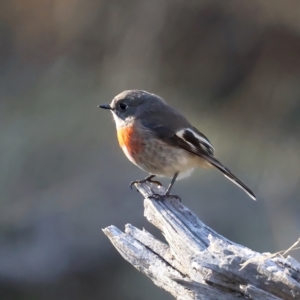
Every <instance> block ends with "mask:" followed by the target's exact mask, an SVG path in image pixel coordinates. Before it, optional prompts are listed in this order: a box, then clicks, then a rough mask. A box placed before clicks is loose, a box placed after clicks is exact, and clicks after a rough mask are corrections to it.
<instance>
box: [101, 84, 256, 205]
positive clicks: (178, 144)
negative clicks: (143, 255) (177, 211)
mask: <svg viewBox="0 0 300 300" xmlns="http://www.w3.org/2000/svg"><path fill="white" fill-rule="evenodd" d="M98 107H100V108H104V109H109V110H110V111H111V112H112V114H113V117H114V120H115V123H116V127H117V136H118V141H119V144H120V146H121V148H122V149H123V151H124V153H125V155H126V156H127V158H128V159H129V160H130V161H131V162H132V163H134V164H135V165H136V166H138V167H139V168H141V169H142V170H144V171H146V172H148V173H149V174H150V175H149V176H148V177H146V178H145V179H141V180H135V181H133V182H131V184H130V187H132V185H133V184H135V183H142V182H146V181H149V182H153V183H156V184H160V182H159V181H155V180H153V178H154V177H155V176H160V177H169V178H172V180H171V183H170V185H169V186H168V188H167V190H166V192H165V194H164V195H163V196H160V195H154V196H155V197H156V198H158V199H162V198H163V197H164V196H174V197H177V198H179V197H178V196H176V195H170V191H171V189H172V186H173V184H174V182H175V181H176V179H180V178H184V177H186V176H189V175H190V174H191V173H192V171H193V169H194V168H195V167H211V166H214V167H215V168H217V169H218V170H219V171H221V172H222V173H223V174H224V176H225V177H227V178H228V179H229V180H231V181H232V182H233V183H235V184H236V185H237V186H239V187H240V188H241V189H242V190H244V191H245V192H246V193H247V194H248V195H249V196H250V197H251V198H252V199H253V200H256V197H255V195H254V194H253V192H252V191H251V190H250V189H249V188H248V187H247V186H246V185H245V184H244V183H243V182H242V181H240V180H239V179H238V178H237V177H236V176H235V175H233V174H232V173H231V171H230V170H229V169H227V168H226V167H225V166H224V165H223V164H221V162H220V161H219V160H217V159H216V158H215V156H214V148H213V146H212V144H211V143H210V141H209V140H208V138H207V137H206V136H205V135H204V134H203V133H201V132H200V131H199V130H198V129H196V128H195V127H194V126H192V125H191V123H190V122H189V121H188V120H187V119H186V118H185V117H184V116H183V115H182V114H181V113H180V112H178V111H177V110H176V109H174V108H173V107H171V106H169V105H168V104H167V103H166V102H165V101H164V100H163V99H162V98H161V97H159V96H157V95H155V94H151V93H148V92H146V91H142V90H127V91H124V92H122V93H120V94H119V95H117V96H116V97H115V98H114V99H113V100H112V102H111V103H110V104H103V105H99V106H98ZM179 199H180V198H179Z"/></svg>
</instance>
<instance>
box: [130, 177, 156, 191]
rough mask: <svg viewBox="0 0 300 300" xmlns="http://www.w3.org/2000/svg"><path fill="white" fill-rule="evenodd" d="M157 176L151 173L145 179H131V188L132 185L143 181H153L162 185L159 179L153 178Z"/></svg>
mask: <svg viewBox="0 0 300 300" xmlns="http://www.w3.org/2000/svg"><path fill="white" fill-rule="evenodd" d="M154 177H155V175H149V176H147V177H146V178H144V179H140V180H134V181H131V182H130V188H131V189H132V186H133V185H134V184H136V183H143V182H147V181H148V182H152V183H155V184H157V185H160V186H161V185H162V184H161V183H160V182H159V181H157V180H152V178H154Z"/></svg>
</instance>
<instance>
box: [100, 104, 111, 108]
mask: <svg viewBox="0 0 300 300" xmlns="http://www.w3.org/2000/svg"><path fill="white" fill-rule="evenodd" d="M98 107H99V108H104V109H111V106H110V105H109V104H102V105H98Z"/></svg>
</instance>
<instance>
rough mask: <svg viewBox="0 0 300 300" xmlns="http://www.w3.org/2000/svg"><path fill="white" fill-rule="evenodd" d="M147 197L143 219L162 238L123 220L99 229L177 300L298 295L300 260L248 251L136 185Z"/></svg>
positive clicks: (270, 299)
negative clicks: (122, 225)
mask: <svg viewBox="0 0 300 300" xmlns="http://www.w3.org/2000/svg"><path fill="white" fill-rule="evenodd" d="M136 187H137V189H138V190H139V191H140V193H141V194H142V195H143V196H144V197H145V200H144V207H145V212H144V214H145V217H146V218H147V220H148V221H149V222H151V223H152V224H153V225H155V226H156V227H157V228H159V229H160V230H161V231H162V233H163V235H164V237H165V239H166V241H167V244H166V243H163V242H161V241H160V240H158V239H157V238H155V237H154V236H153V235H151V234H150V233H149V232H147V231H145V230H139V229H137V228H135V227H134V226H132V225H130V224H127V225H126V227H125V232H122V231H121V230H120V229H118V228H117V227H115V226H113V225H112V226H109V227H107V228H105V229H103V231H104V233H105V234H106V235H107V237H108V238H109V239H110V241H111V242H112V244H113V245H114V247H115V248H116V249H117V250H118V251H119V252H120V254H121V255H122V256H123V257H124V258H125V259H126V260H127V261H128V262H130V263H131V264H132V265H133V266H134V267H135V268H137V269H138V270H139V271H141V272H142V273H144V274H145V275H147V276H148V277H149V278H150V279H151V280H152V281H153V282H154V283H155V284H156V285H157V286H159V287H161V288H163V289H165V290H166V291H168V292H170V293H171V294H172V295H173V296H174V297H175V298H176V299H186V300H189V299H205V300H210V299H214V300H215V299H224V300H227V299H263V300H275V299H286V300H290V299H291V300H292V299H300V264H299V263H298V262H297V261H296V260H295V259H293V258H292V257H290V256H288V257H287V258H283V257H281V256H275V257H274V256H272V255H270V254H261V253H258V252H255V251H252V250H251V249H249V248H246V247H244V246H242V245H238V244H236V243H234V242H231V241H229V240H228V239H226V238H224V237H223V236H221V235H220V234H218V233H217V232H215V231H214V230H212V229H211V228H210V227H208V226H207V225H205V224H204V223H203V222H201V221H200V220H199V218H198V217H197V216H196V215H195V214H194V213H193V212H192V211H190V210H189V209H188V208H187V207H185V206H184V205H182V203H180V202H179V201H178V200H177V199H174V198H172V197H166V198H165V199H164V200H163V201H157V200H155V199H153V198H151V196H152V195H153V193H155V194H163V193H164V191H165V189H164V188H163V187H157V186H156V185H154V184H150V183H143V184H137V185H136Z"/></svg>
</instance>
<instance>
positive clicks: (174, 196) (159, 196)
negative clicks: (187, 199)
mask: <svg viewBox="0 0 300 300" xmlns="http://www.w3.org/2000/svg"><path fill="white" fill-rule="evenodd" d="M167 197H171V198H174V199H177V200H178V201H179V202H181V198H180V197H179V196H178V195H170V194H168V193H166V194H164V195H160V194H152V195H151V196H149V198H153V199H155V200H157V201H163V200H165V199H166V198H167Z"/></svg>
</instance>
